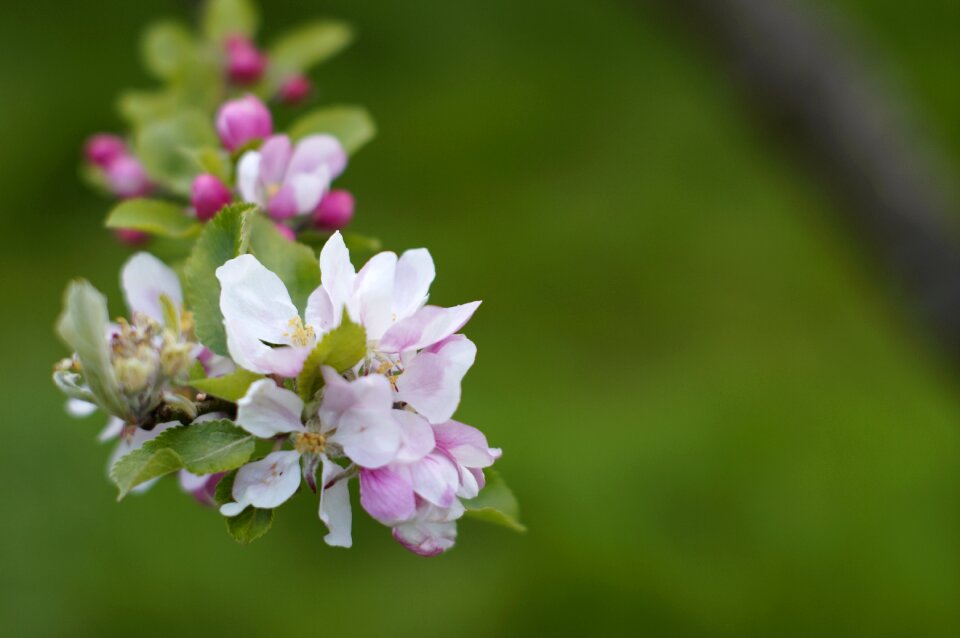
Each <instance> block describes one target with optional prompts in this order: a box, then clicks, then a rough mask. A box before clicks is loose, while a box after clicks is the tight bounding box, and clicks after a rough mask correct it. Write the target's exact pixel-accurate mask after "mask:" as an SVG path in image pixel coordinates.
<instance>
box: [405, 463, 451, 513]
mask: <svg viewBox="0 0 960 638" xmlns="http://www.w3.org/2000/svg"><path fill="white" fill-rule="evenodd" d="M409 470H410V483H411V484H412V485H413V491H415V492H416V493H417V494H419V495H420V496H421V497H422V498H423V499H424V500H426V501H428V502H430V503H433V504H434V505H438V506H440V507H450V505H452V504H453V501H454V499H455V498H456V494H457V488H459V487H460V473H459V472H458V471H457V467H456V466H455V465H454V464H453V462H452V461H451V460H450V459H449V458H448V457H447V456H445V455H444V454H443V453H438V452H433V453H431V454H428V455H427V456H425V457H423V458H422V459H421V460H420V461H419V462H417V463H414V464H413V465H410V466H409Z"/></svg>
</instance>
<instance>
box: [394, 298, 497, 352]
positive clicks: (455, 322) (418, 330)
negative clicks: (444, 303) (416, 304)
mask: <svg viewBox="0 0 960 638" xmlns="http://www.w3.org/2000/svg"><path fill="white" fill-rule="evenodd" d="M479 306H480V302H479V301H473V302H471V303H466V304H462V305H460V306H454V307H452V308H440V307H439V306H424V307H423V308H421V309H420V310H417V311H416V312H415V313H414V314H413V315H411V316H410V317H407V318H406V319H404V320H402V321H398V322H397V323H395V324H394V325H393V326H392V327H391V328H390V329H389V330H387V332H386V334H384V335H383V338H382V339H381V340H380V349H381V350H382V351H384V352H407V351H409V350H420V349H421V348H426V347H428V346H431V345H434V344H436V343H438V342H440V341H443V340H444V339H446V338H447V337H449V336H450V335H452V334H454V333H455V332H457V331H458V330H460V328H462V327H463V326H464V325H465V324H466V323H467V322H468V321H470V317H472V316H473V313H474V312H476V310H477V308H478V307H479Z"/></svg>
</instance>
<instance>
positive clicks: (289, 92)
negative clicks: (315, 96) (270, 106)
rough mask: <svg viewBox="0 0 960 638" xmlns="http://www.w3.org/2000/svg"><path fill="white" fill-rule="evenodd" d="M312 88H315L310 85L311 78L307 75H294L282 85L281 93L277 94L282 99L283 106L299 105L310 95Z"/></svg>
mask: <svg viewBox="0 0 960 638" xmlns="http://www.w3.org/2000/svg"><path fill="white" fill-rule="evenodd" d="M311 88H313V86H312V84H311V83H310V78H308V77H307V76H305V75H294V76H293V77H290V78H287V80H285V81H284V83H283V84H282V85H280V91H279V92H278V93H277V97H279V98H280V102H282V103H283V104H290V105H293V104H299V103H300V102H302V101H303V100H304V99H305V98H306V97H307V96H308V95H310V89H311Z"/></svg>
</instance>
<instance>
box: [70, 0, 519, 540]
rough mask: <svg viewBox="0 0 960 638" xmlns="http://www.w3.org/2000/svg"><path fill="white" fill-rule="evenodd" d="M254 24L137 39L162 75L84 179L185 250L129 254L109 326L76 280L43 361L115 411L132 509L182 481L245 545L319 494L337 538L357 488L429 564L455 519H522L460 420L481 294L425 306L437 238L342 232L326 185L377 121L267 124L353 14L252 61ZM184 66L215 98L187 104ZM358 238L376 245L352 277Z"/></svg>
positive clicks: (128, 234)
mask: <svg viewBox="0 0 960 638" xmlns="http://www.w3.org/2000/svg"><path fill="white" fill-rule="evenodd" d="M254 15H255V11H253V8H252V5H250V3H249V2H247V1H246V0H209V1H208V2H207V3H206V4H205V9H204V12H203V20H202V23H203V26H202V29H201V33H202V35H201V36H200V37H198V38H194V37H193V36H192V35H190V34H189V32H187V31H186V30H179V31H175V32H171V31H170V27H169V26H161V27H156V28H154V29H153V30H151V31H149V32H148V35H147V37H146V44H145V50H147V51H148V52H150V51H154V52H155V53H156V52H157V51H162V52H163V55H160V54H159V53H156V55H155V56H154V57H153V58H150V57H149V56H148V66H149V67H150V68H151V69H153V70H154V72H155V73H156V74H157V75H158V76H160V77H161V78H162V79H165V80H166V81H167V82H168V85H167V86H166V87H165V88H164V89H163V90H162V91H160V92H159V93H157V94H155V95H150V96H138V97H134V98H129V97H128V99H126V100H122V101H121V102H122V104H125V105H126V106H125V107H122V108H125V109H126V111H127V115H128V116H129V117H128V119H130V120H131V121H132V123H133V128H134V130H133V133H132V135H131V141H127V140H125V139H122V138H120V137H117V136H113V135H106V134H100V135H97V136H94V137H93V138H91V139H90V141H89V142H88V144H87V147H86V160H87V164H88V168H89V171H88V176H90V175H93V176H94V180H93V181H94V182H95V183H99V184H100V185H101V186H105V187H106V188H107V189H108V190H109V191H110V192H111V193H113V194H114V195H115V196H117V197H119V198H121V199H122V201H121V202H120V203H119V204H118V205H117V206H116V207H115V208H114V209H113V210H112V211H111V212H110V214H109V216H108V218H107V226H108V227H110V228H112V229H114V230H115V231H117V232H118V234H119V235H120V237H121V239H123V240H124V241H125V242H126V243H137V244H141V243H143V242H144V241H146V240H147V239H148V238H149V237H150V236H153V235H156V236H161V237H164V238H166V240H167V241H168V243H171V244H173V245H179V246H181V248H182V249H181V251H180V253H179V254H188V255H189V256H188V257H187V259H186V260H185V261H177V262H171V264H170V265H168V264H166V263H164V262H163V261H161V260H160V259H158V258H157V257H155V256H153V255H151V254H149V253H147V252H138V253H136V254H134V255H133V256H131V257H130V258H129V259H128V261H127V262H126V264H125V265H124V266H123V268H122V270H121V275H120V283H121V288H122V290H123V293H124V296H125V299H126V302H127V308H128V311H129V314H128V318H119V319H116V320H115V321H110V320H109V317H108V313H107V304H106V299H105V297H104V296H103V295H102V294H100V293H99V292H98V291H97V290H96V289H95V288H94V287H93V286H91V285H90V284H89V283H87V282H85V281H82V280H78V281H75V282H73V283H72V284H71V285H70V286H69V287H68V289H67V293H66V296H65V306H64V311H63V313H62V315H61V317H60V319H59V321H58V323H57V331H58V333H59V335H60V337H61V338H62V340H63V341H64V342H65V343H66V344H67V345H68V346H69V347H70V348H71V349H72V351H73V353H72V355H71V356H70V357H69V358H66V359H64V360H62V361H61V362H59V363H58V364H56V366H55V367H54V381H55V383H56V385H57V386H58V388H60V389H61V390H62V391H63V392H64V393H65V394H66V395H67V397H68V401H67V410H68V412H69V413H70V414H72V415H74V416H78V417H84V416H87V415H89V414H92V413H94V412H96V411H102V412H104V413H106V414H107V415H108V423H107V426H106V428H105V429H104V430H103V431H102V432H101V433H100V435H99V438H100V439H101V440H102V441H107V440H114V439H116V440H118V443H117V445H116V448H115V450H114V452H113V453H112V455H111V457H110V461H109V464H108V471H109V475H110V478H111V480H112V481H113V482H114V483H115V484H116V485H117V487H118V489H119V491H120V497H121V498H123V497H124V496H125V495H127V494H129V493H139V492H143V491H145V490H147V489H148V488H149V487H150V486H151V485H152V484H154V483H155V482H156V481H157V480H159V479H160V478H161V477H163V476H164V475H169V474H176V475H177V476H178V477H179V483H180V486H181V487H182V488H183V490H184V491H185V492H187V493H189V494H191V495H192V496H193V497H195V498H196V500H197V501H198V502H200V503H202V504H204V505H208V506H211V507H216V508H217V510H218V511H219V513H220V514H221V515H222V516H223V518H224V520H225V521H226V525H227V529H228V531H229V532H230V533H231V535H233V536H234V538H236V539H237V540H238V541H240V542H250V541H252V540H254V539H256V538H258V537H260V536H262V535H263V534H264V533H265V532H266V531H267V530H268V529H269V528H270V526H271V524H272V521H273V518H274V512H275V510H276V509H277V508H278V507H279V506H280V505H282V504H283V503H285V502H286V501H288V500H289V499H290V498H291V497H293V496H294V495H295V494H296V493H297V492H301V491H311V492H313V493H316V494H317V495H318V501H319V505H318V511H319V518H320V520H321V521H322V522H323V523H324V525H325V526H326V529H327V533H326V535H325V536H324V540H325V541H326V543H327V544H329V545H333V546H339V547H350V546H351V545H352V531H351V529H352V520H353V513H352V507H351V499H350V491H351V487H350V486H351V485H352V484H353V480H352V479H354V478H355V479H357V480H356V485H357V488H356V489H357V490H358V491H359V504H360V507H361V508H362V509H363V510H364V511H366V512H367V514H369V515H370V516H371V517H372V518H373V519H375V520H376V521H378V522H379V523H381V524H383V525H385V526H387V527H389V528H390V529H391V531H392V535H393V537H394V538H395V539H396V540H397V541H398V542H399V543H401V544H402V545H403V546H404V547H406V548H407V549H409V550H410V551H412V552H415V553H417V554H420V555H423V556H431V555H435V554H439V553H442V552H444V551H446V550H447V549H449V548H450V547H452V546H453V544H454V542H455V539H456V534H457V522H458V520H459V519H460V518H462V517H463V516H465V515H474V516H476V517H477V518H481V519H483V520H488V521H493V522H498V523H502V524H505V525H507V526H509V527H512V528H514V529H522V526H521V525H520V524H519V523H518V522H517V505H516V500H515V499H514V497H513V495H512V493H511V492H510V491H509V489H508V488H507V487H506V485H505V483H503V481H502V480H501V479H500V478H499V477H498V476H497V475H496V474H494V473H493V472H492V470H491V469H490V468H491V466H492V465H493V464H494V462H495V461H496V460H497V459H499V458H500V455H501V452H500V450H499V449H497V448H492V447H490V445H489V444H488V442H487V439H486V437H485V436H484V434H483V433H482V432H481V431H480V430H478V429H476V428H474V427H472V426H470V425H466V424H464V423H461V422H459V421H457V420H454V414H455V412H456V410H457V408H458V406H459V404H460V397H461V383H462V381H463V379H464V377H465V375H466V374H467V372H468V370H469V369H470V368H471V366H472V365H473V363H474V360H475V358H476V354H477V348H476V346H475V345H474V343H473V342H472V341H471V340H470V339H469V338H467V337H466V336H465V335H464V334H462V332H461V331H462V330H463V328H464V326H466V324H467V323H468V322H469V321H470V319H471V317H472V316H473V314H474V313H475V312H476V310H477V308H478V307H479V305H480V302H479V301H474V302H470V303H465V304H462V305H457V306H452V307H442V306H436V305H431V304H428V297H429V290H430V286H431V284H432V282H433V280H434V277H435V275H436V272H435V267H434V262H433V259H432V257H431V255H430V253H429V252H428V251H427V250H426V249H423V248H420V249H414V250H408V251H406V252H404V253H402V254H401V255H399V256H398V255H397V254H396V253H393V252H389V251H386V252H376V250H378V248H377V246H378V242H376V241H375V240H370V239H366V238H362V237H358V236H356V235H349V236H347V235H342V234H341V233H340V232H339V229H341V228H343V227H344V226H346V225H347V224H348V223H349V221H350V220H351V218H352V216H353V209H354V200H353V196H352V195H351V194H350V193H349V192H347V191H344V190H336V189H332V188H331V186H332V183H333V181H334V180H336V179H337V178H338V177H339V176H340V175H341V174H342V173H343V172H344V170H345V168H346V166H347V163H348V158H349V155H350V154H351V153H352V152H355V151H356V150H357V149H358V148H359V147H360V146H361V145H362V144H363V143H364V142H366V141H368V140H369V139H370V137H372V135H373V125H372V122H371V121H370V119H369V116H367V115H366V112H365V111H363V110H362V109H359V108H358V107H327V108H321V109H318V110H315V111H313V112H310V113H308V114H306V115H304V116H303V117H301V118H300V119H299V120H297V121H295V122H294V123H293V124H292V125H291V126H290V127H289V128H288V129H287V130H286V131H285V132H277V131H275V130H274V119H273V115H272V113H271V111H270V108H269V107H268V105H267V103H266V98H272V99H276V100H277V101H278V102H280V103H281V104H290V103H295V102H300V101H302V100H303V99H304V98H305V97H306V96H307V94H308V93H309V92H310V91H309V89H310V83H309V80H307V79H306V75H305V74H304V73H305V69H306V67H307V66H309V65H310V64H312V63H314V62H316V61H318V60H319V59H321V58H323V57H325V56H327V55H330V54H331V52H332V51H333V50H334V49H336V48H338V47H340V46H342V45H343V44H344V43H345V42H343V40H344V38H343V37H342V34H343V33H344V29H345V27H343V25H339V23H319V24H315V25H312V26H310V27H306V28H304V29H300V30H298V31H297V32H296V33H294V34H293V35H292V36H290V37H289V38H288V39H286V40H282V41H281V42H279V43H277V44H276V45H275V46H274V47H273V48H272V49H270V50H268V51H267V52H264V51H261V50H260V49H258V48H257V46H256V44H255V41H254V40H253V38H252V34H253V31H254V24H253V23H252V22H251V20H253V18H252V16H254ZM337 34H341V37H340V39H339V40H338V39H337ZM157 39H160V40H162V42H163V43H164V47H157V46H153V45H152V44H151V43H152V42H154V43H155V41H156V40H157ZM177 43H180V45H182V46H181V48H182V50H181V51H179V52H178V55H177V56H174V57H173V58H171V57H170V49H171V47H174V48H175V45H176V44H177ZM184 43H187V44H184ZM331 43H334V44H336V46H333V45H332V44H331ZM211 51H212V52H213V54H211ZM157 56H159V57H157ZM211 60H213V62H212V63H211V62H210V61H211ZM211 64H212V66H210V65H211ZM205 65H207V66H205ZM172 66H175V67H176V69H172V68H171V67H172ZM174 70H176V72H175V73H174V72H173V71H174ZM211 71H212V72H213V75H211ZM211 77H213V78H215V80H211V79H210V78H211ZM197 78H201V79H204V82H203V83H202V86H203V87H208V88H209V86H210V82H212V83H213V84H212V86H213V87H214V89H215V90H214V93H213V96H211V95H207V94H206V93H204V94H203V95H201V96H200V97H198V96H197V95H196V94H195V91H196V90H197V85H195V81H197ZM212 97H217V98H219V99H218V101H217V102H216V103H213V102H211V101H210V100H211V99H212ZM148 195H149V196H150V197H154V199H147V197H146V196H148ZM348 244H349V245H351V246H352V247H353V248H354V250H355V251H357V250H359V251H369V252H370V253H373V252H376V254H373V255H372V257H370V259H369V260H368V261H367V262H366V263H365V264H364V265H363V267H361V268H360V269H359V270H357V269H356V268H355V267H354V265H353V262H352V261H351V258H350V249H348ZM318 249H319V254H318V253H317V252H316V251H317V250H318ZM174 252H176V251H174Z"/></svg>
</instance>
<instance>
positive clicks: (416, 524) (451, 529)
mask: <svg viewBox="0 0 960 638" xmlns="http://www.w3.org/2000/svg"><path fill="white" fill-rule="evenodd" d="M462 515H463V506H462V505H461V504H460V502H459V501H454V504H453V505H452V506H451V507H449V508H439V507H436V506H434V505H430V504H427V503H424V504H423V505H421V506H420V507H419V508H417V515H416V516H415V517H414V518H413V519H412V520H410V521H407V522H404V523H402V524H400V525H397V526H396V527H394V528H393V537H394V538H395V539H396V540H397V542H399V543H400V544H401V545H403V546H404V547H406V548H407V549H408V550H410V551H411V552H413V553H415V554H419V555H420V556H436V555H437V554H442V553H443V552H445V551H447V550H448V549H450V548H451V547H453V544H454V542H455V541H456V540H457V524H456V520H457V519H458V518H460V517H461V516H462Z"/></svg>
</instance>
